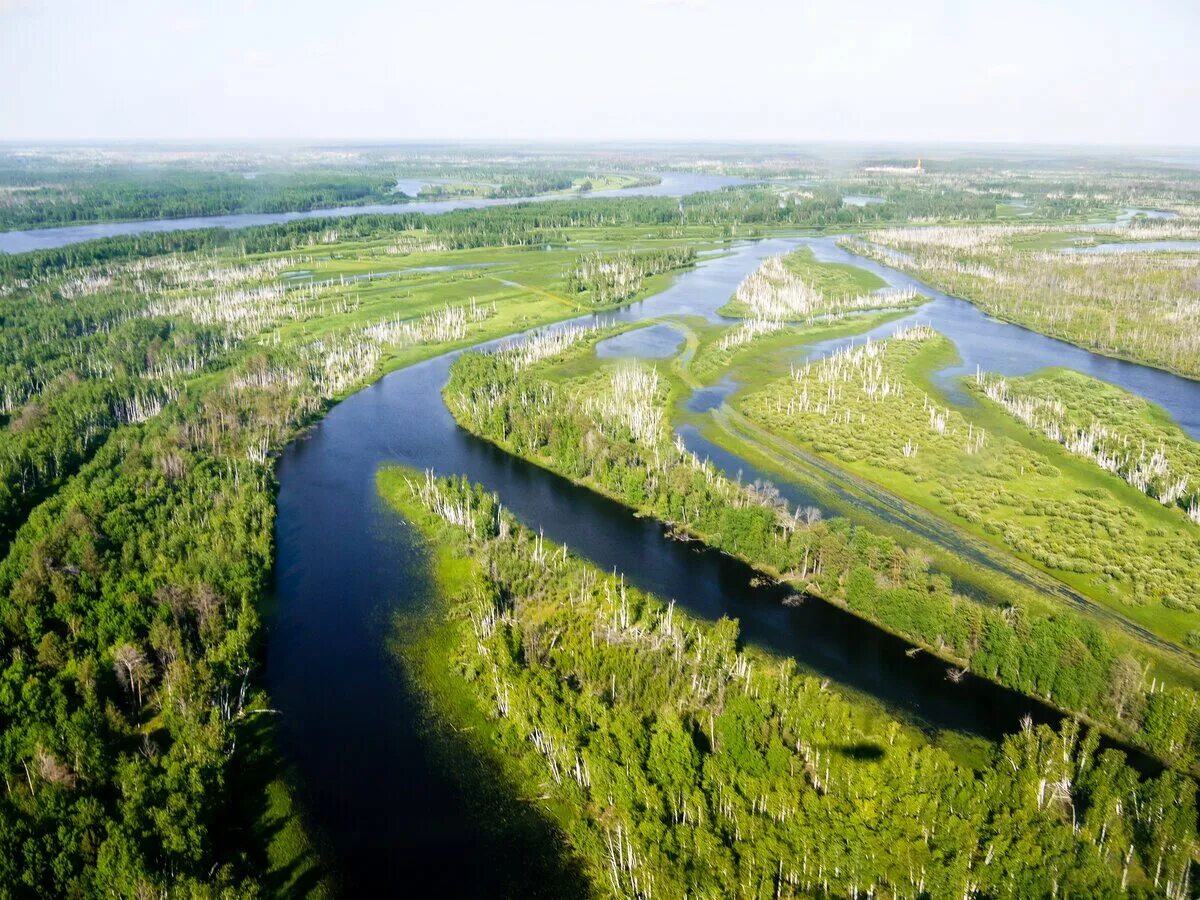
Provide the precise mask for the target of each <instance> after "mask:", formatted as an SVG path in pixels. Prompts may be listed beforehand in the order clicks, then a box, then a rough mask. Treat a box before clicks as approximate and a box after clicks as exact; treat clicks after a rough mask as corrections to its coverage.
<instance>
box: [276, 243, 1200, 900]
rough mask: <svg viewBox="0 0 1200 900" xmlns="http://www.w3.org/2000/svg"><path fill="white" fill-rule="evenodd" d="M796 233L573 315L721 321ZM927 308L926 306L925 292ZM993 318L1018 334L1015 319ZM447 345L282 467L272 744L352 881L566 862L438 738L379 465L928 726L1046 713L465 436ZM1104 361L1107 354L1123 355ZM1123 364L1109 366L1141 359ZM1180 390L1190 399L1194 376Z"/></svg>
mask: <svg viewBox="0 0 1200 900" xmlns="http://www.w3.org/2000/svg"><path fill="white" fill-rule="evenodd" d="M795 243H796V242H795V241H779V240H775V241H763V242H760V243H756V244H742V245H738V246H736V247H735V248H734V250H733V252H732V253H730V254H729V255H727V256H721V257H714V258H711V259H706V260H704V261H703V262H701V263H700V264H699V265H698V266H697V268H695V269H694V270H692V271H690V272H688V273H686V274H685V275H683V276H681V277H679V278H678V279H677V280H676V281H675V283H674V284H673V285H672V286H671V287H669V288H667V289H666V290H665V291H663V292H662V293H660V294H657V295H655V296H654V297H651V298H648V299H647V300H645V301H642V302H640V303H638V304H635V305H633V306H631V307H628V308H625V309H622V310H620V311H618V312H615V313H611V314H606V315H605V316H602V317H587V319H585V320H595V321H600V322H605V321H621V322H630V321H639V320H641V319H648V318H653V317H656V316H661V315H666V314H679V315H703V316H705V317H707V318H709V319H710V320H719V318H720V317H718V316H716V314H715V312H714V311H715V309H716V308H717V307H719V306H720V305H721V304H723V303H724V302H725V301H726V300H727V299H728V297H729V296H730V295H731V294H732V292H733V290H734V288H735V287H736V285H737V283H738V281H740V280H741V278H742V277H744V275H745V274H747V273H748V272H749V271H751V270H752V269H753V268H754V267H755V266H756V265H757V264H758V262H759V261H760V260H761V259H762V258H764V257H765V256H767V255H771V254H773V253H779V252H781V251H782V250H785V249H787V248H788V247H790V246H794V245H795ZM938 302H939V301H935V304H936V303H938ZM943 302H944V303H945V304H948V303H950V302H951V301H950V299H949V298H946V300H945V301H943ZM957 302H961V301H957ZM963 306H967V304H963ZM969 309H971V310H974V307H969ZM976 316H977V317H978V319H979V320H981V321H987V322H990V321H991V320H987V319H986V317H983V316H981V315H979V314H978V312H977V311H976ZM921 318H922V319H923V320H925V319H928V318H930V314H929V307H926V308H925V309H924V310H922V313H921ZM941 324H942V322H941V320H940V318H935V320H934V325H935V326H936V327H941ZM890 327H895V326H894V325H893V326H890ZM1003 328H1004V329H1011V328H1012V327H1011V326H1003ZM960 333H961V332H960ZM1004 333H1005V334H1006V335H1009V334H1012V335H1017V334H1019V335H1020V341H1021V343H1022V344H1024V343H1026V342H1027V341H1028V335H1029V333H1028V332H1024V331H1022V330H1020V329H1014V330H1012V331H1007V330H1006V331H1005V332H1004ZM951 337H954V338H955V340H956V341H957V340H958V339H959V338H958V337H956V336H955V335H954V334H951ZM1040 340H1048V339H1040ZM492 343H493V344H494V343H496V342H492ZM1052 343H1053V345H1054V349H1055V353H1054V354H1052V355H1049V356H1046V357H1043V359H1045V360H1047V361H1053V362H1056V363H1059V364H1061V363H1062V362H1063V359H1062V357H1061V354H1059V353H1058V349H1059V348H1061V347H1063V346H1066V345H1062V344H1060V343H1059V342H1052ZM960 349H961V348H960ZM993 349H994V348H993ZM1072 349H1073V348H1072ZM1000 352H1003V351H1002V350H1001V351H1000ZM1076 352H1077V353H1082V352H1083V351H1076ZM1014 353H1017V355H1018V356H1020V358H1021V359H1026V358H1027V357H1026V356H1023V355H1021V353H1023V351H1020V353H1018V352H1017V351H1014ZM455 356H456V354H449V355H446V356H442V357H438V358H436V359H432V360H429V361H427V362H424V363H420V364H418V365H415V366H411V367H409V368H406V369H403V370H400V371H398V372H394V373H392V374H391V375H388V376H387V377H385V378H383V379H382V380H381V381H379V382H377V383H376V384H374V385H372V386H370V387H368V388H365V389H364V390H362V391H360V392H359V393H357V394H355V395H354V396H352V397H350V398H348V399H347V400H346V401H344V402H343V403H341V404H339V405H338V406H337V407H335V408H334V409H333V410H331V411H330V413H329V415H328V416H327V417H326V418H325V420H324V421H323V422H321V423H320V424H318V425H317V426H316V427H314V428H313V429H311V430H310V431H309V432H308V433H306V434H305V435H304V436H303V437H301V438H299V439H297V440H296V441H295V442H293V443H292V444H291V445H290V446H289V447H288V448H287V450H286V451H285V452H284V454H283V456H282V458H281V459H280V463H279V467H278V475H279V485H280V487H279V498H278V518H277V524H276V593H277V596H278V603H277V613H276V615H275V616H274V618H273V620H272V621H271V623H270V625H269V653H268V659H267V684H268V688H269V690H270V692H271V696H272V698H273V701H274V703H275V704H276V706H277V707H278V708H279V709H280V710H281V711H282V713H283V715H282V716H281V717H280V720H279V734H280V743H281V748H282V750H283V752H284V754H285V756H286V758H287V760H288V761H289V762H290V763H293V764H294V765H295V766H296V768H297V770H298V771H299V772H300V774H301V784H300V789H301V794H302V797H303V799H304V802H305V806H306V808H307V810H308V811H309V813H310V816H311V818H312V820H313V821H314V823H315V824H316V826H317V828H318V830H319V831H320V832H321V833H322V834H323V835H324V836H325V839H326V840H327V842H328V845H329V848H330V849H331V851H332V856H333V858H334V860H335V861H336V863H337V865H338V868H339V869H340V871H341V873H342V875H343V879H344V882H345V885H346V889H347V892H348V893H351V894H358V893H368V892H370V893H378V892H380V891H391V890H395V889H396V886H397V885H399V884H408V885H412V884H420V885H422V886H423V887H428V888H429V889H430V890H434V891H437V892H438V893H440V894H452V895H475V896H478V895H482V894H490V895H495V894H508V893H516V892H518V891H519V892H521V893H525V894H537V893H539V892H542V893H556V891H555V890H554V888H553V886H554V885H556V884H558V883H559V879H560V878H563V877H565V878H566V879H567V880H568V881H570V877H571V874H572V873H570V872H569V871H565V870H564V869H562V868H561V865H562V864H561V863H559V862H558V861H557V855H556V853H555V848H556V846H557V843H556V839H555V838H554V835H553V832H552V831H551V830H548V826H546V825H545V824H543V823H542V822H541V820H540V818H539V817H537V816H536V815H535V813H534V809H533V807H532V806H530V805H528V804H524V803H521V802H520V801H505V800H504V799H503V797H502V793H503V792H502V791H492V792H490V793H488V792H486V791H483V790H482V786H486V785H488V784H492V783H494V778H495V773H492V772H488V771H487V770H486V768H484V769H480V768H478V767H479V765H480V764H479V763H478V762H467V760H468V757H467V756H463V755H461V754H462V753H463V750H462V748H461V747H455V745H454V743H453V741H452V739H451V740H450V742H449V743H447V742H446V740H445V739H443V738H442V737H439V736H433V735H431V734H430V733H429V732H428V729H427V728H426V727H425V726H424V724H423V721H424V720H423V718H422V715H423V713H422V704H421V701H420V698H419V697H418V696H416V695H415V694H414V692H413V691H412V689H411V686H410V685H409V684H408V682H407V681H406V680H405V678H404V677H403V675H402V673H401V672H400V671H399V670H398V667H397V664H396V662H395V659H394V657H393V656H392V655H390V654H389V652H388V644H389V638H390V637H391V636H392V634H393V629H394V628H395V623H396V621H397V619H396V613H397V611H407V612H412V611H416V612H419V611H420V610H422V609H427V608H428V604H429V603H430V601H431V598H432V597H433V585H432V584H431V581H430V576H429V572H428V560H427V556H426V554H425V552H424V551H423V549H422V547H421V545H420V541H419V539H418V537H417V536H416V535H415V534H414V533H413V531H412V529H411V528H410V527H409V526H407V525H406V524H405V523H404V521H403V520H402V519H401V518H400V517H399V516H397V515H395V514H394V513H393V512H392V511H391V510H389V509H388V508H387V507H386V506H385V504H384V503H383V501H382V500H381V499H380V498H379V497H378V495H377V493H376V489H375V473H376V471H377V470H378V468H379V467H380V466H381V465H383V464H386V463H389V462H398V463H403V464H407V465H410V466H414V467H417V468H426V467H429V468H433V469H435V470H436V471H438V472H439V473H447V474H448V473H458V474H464V475H466V476H468V477H469V478H471V479H472V480H474V481H476V482H479V483H481V484H483V485H484V486H485V487H487V488H488V489H489V490H493V491H497V492H499V494H500V496H501V499H502V500H503V501H504V503H505V504H506V505H507V506H508V507H509V508H510V509H511V510H512V511H513V512H514V513H516V514H517V516H518V517H520V518H521V520H522V521H524V522H525V523H526V524H527V525H529V526H530V527H532V528H535V529H537V528H542V529H544V531H545V533H546V536H547V537H549V538H551V539H552V540H554V541H556V542H558V543H565V544H567V545H568V546H569V547H570V548H571V549H572V550H574V551H576V552H579V553H581V554H583V555H584V556H586V557H587V558H589V559H591V560H592V561H593V562H595V563H596V564H597V565H598V566H600V567H602V568H604V569H610V570H611V569H616V570H619V571H621V572H623V573H625V575H626V578H627V579H628V580H629V581H630V582H631V583H633V584H634V585H636V586H637V587H639V588H642V589H644V590H647V591H652V592H654V593H656V594H658V595H660V596H662V597H666V598H675V599H676V600H677V601H678V602H679V603H680V604H681V605H682V606H684V607H685V608H687V609H688V610H689V611H691V612H692V613H694V614H695V615H698V616H702V617H705V618H709V619H714V618H717V617H719V616H722V615H728V616H732V617H736V618H738V619H740V620H741V624H742V634H743V636H744V638H745V639H746V640H748V641H751V642H753V643H755V644H758V645H761V646H763V647H765V648H768V649H770V650H773V651H776V652H778V653H780V654H784V655H788V656H792V657H795V658H796V660H797V661H798V663H799V664H800V666H801V667H802V668H805V669H807V670H809V671H811V672H813V673H816V674H818V675H820V676H822V677H827V678H830V679H832V680H834V681H836V682H838V683H840V684H843V685H846V686H848V687H851V688H853V689H855V690H857V691H860V692H862V693H864V694H868V695H870V696H872V697H875V698H876V699H878V700H879V701H880V702H882V703H883V704H885V705H886V706H888V707H889V708H890V709H892V710H893V711H894V712H895V713H896V714H897V715H899V716H901V717H903V718H905V719H907V720H909V721H911V722H913V723H915V724H917V725H919V726H921V727H923V728H925V729H927V730H930V731H937V730H939V729H954V730H957V731H963V732H969V733H972V734H976V735H982V736H986V737H991V738H997V737H999V736H1001V735H1002V734H1004V733H1007V732H1010V731H1012V730H1013V729H1014V728H1015V727H1016V726H1017V724H1018V722H1019V720H1020V719H1021V717H1023V716H1024V715H1027V714H1028V715H1031V716H1032V717H1033V718H1034V719H1035V720H1036V721H1042V722H1055V721H1057V720H1058V715H1057V714H1056V713H1055V712H1054V711H1053V710H1051V709H1049V708H1048V707H1045V706H1043V705H1041V704H1038V703H1037V702H1035V701H1033V700H1029V699H1027V698H1024V697H1021V696H1020V695H1017V694H1015V693H1013V692H1011V691H1007V690H1004V689H1003V688H1000V687H997V686H995V685H993V684H991V683H990V682H987V681H984V680H982V679H975V678H971V677H967V678H966V679H965V680H963V681H962V682H961V683H953V682H951V681H950V680H948V678H947V671H946V665H945V664H944V663H941V662H939V661H937V660H935V659H933V658H931V657H930V656H928V655H927V654H924V653H917V654H916V655H915V656H913V657H910V656H909V655H908V654H907V652H906V651H909V650H910V649H911V648H910V647H909V645H908V644H906V643H905V642H903V641H901V640H899V639H897V638H895V637H893V636H891V635H889V634H887V633H885V632H883V631H881V630H879V629H876V628H874V627H872V626H870V625H868V624H866V623H864V622H862V621H860V620H858V619H856V618H855V617H853V616H851V615H849V614H848V613H846V612H844V611H843V610H841V609H838V608H836V607H834V606H831V605H828V604H825V603H822V602H819V601H815V600H809V601H807V602H803V603H801V604H800V605H798V606H794V607H793V606H784V605H783V600H784V599H786V598H788V596H789V595H790V591H789V590H787V589H785V588H783V587H781V586H775V585H765V586H764V585H761V584H758V585H757V586H756V585H753V584H751V580H752V578H753V577H754V572H753V570H752V569H750V568H749V567H748V566H746V565H744V564H743V563H741V562H739V561H737V560H735V559H732V558H730V557H728V556H725V555H723V554H720V553H717V552H715V551H712V550H707V549H704V548H702V547H699V546H698V545H695V544H691V543H683V542H679V541H675V540H671V539H670V538H669V537H668V536H667V535H666V533H665V530H664V528H663V526H661V525H660V524H658V523H657V522H655V521H652V520H648V519H642V518H638V517H636V516H634V515H632V514H631V513H630V512H629V511H628V510H627V509H625V508H624V507H622V506H620V505H618V504H617V503H615V502H612V501H609V500H607V499H605V498H603V497H600V496H599V495H597V494H594V493H592V492H591V491H588V490H586V489H583V488H580V487H577V486H575V485H573V484H571V483H570V482H568V481H566V480H565V479H563V478H560V477H558V476H555V475H553V474H551V473H549V472H546V471H544V470H542V469H539V468H537V467H536V466H533V465H531V464H529V463H526V462H523V461H522V460H519V459H516V458H514V457H512V456H510V455H508V454H506V453H504V452H502V451H500V450H498V449H497V448H495V447H493V446H491V445H490V444H488V443H486V442H483V441H481V440H478V439H476V438H474V437H472V436H470V435H468V434H467V433H466V432H464V431H462V430H461V429H459V428H458V427H457V426H456V424H455V423H454V420H453V418H452V417H451V416H450V414H449V412H448V410H447V409H446V407H445V406H444V404H443V403H442V400H441V396H440V390H441V388H442V386H443V385H444V384H445V381H446V377H447V373H448V370H449V366H450V363H451V362H452V360H453V359H454V357H455ZM966 356H968V354H964V357H966ZM990 358H992V357H989V359H990ZM1096 359H1097V360H1098V361H1097V362H1096V363H1095V365H1096V366H1097V367H1104V366H1106V365H1108V364H1110V363H1114V364H1115V361H1106V360H1103V358H1096ZM1117 365H1118V369H1119V371H1120V372H1132V371H1133V370H1134V369H1135V368H1137V367H1132V366H1130V364H1127V363H1121V364H1117ZM1146 371H1147V372H1150V373H1151V374H1150V375H1149V376H1147V377H1148V378H1149V380H1150V381H1151V382H1153V383H1154V384H1153V385H1152V386H1151V387H1152V388H1153V389H1154V390H1156V391H1158V392H1159V393H1161V391H1159V388H1158V387H1155V385H1159V386H1161V385H1160V383H1161V382H1162V380H1163V379H1167V378H1171V377H1173V376H1166V375H1165V373H1155V372H1153V370H1146ZM1102 377H1103V376H1102ZM1188 384H1189V385H1190V387H1191V390H1192V392H1193V393H1191V394H1190V395H1189V396H1190V397H1191V398H1193V399H1194V398H1195V396H1196V395H1195V390H1196V385H1195V384H1193V383H1188ZM1179 402H1180V403H1181V402H1183V395H1182V394H1180V395H1179ZM1164 405H1166V404H1164ZM1178 405H1179V404H1178V403H1177V404H1176V406H1178ZM1197 407H1200V404H1197ZM1172 411H1173V412H1176V414H1177V416H1178V412H1177V410H1175V409H1173V410H1172ZM731 474H732V473H731ZM401 621H404V619H401ZM845 752H847V753H869V752H870V750H869V748H857V749H856V748H847V749H846V751H845ZM447 754H449V755H447ZM1139 761H1140V762H1141V763H1142V764H1143V765H1148V764H1149V763H1148V761H1146V760H1144V759H1143V760H1137V759H1135V763H1137V762H1139ZM473 767H474V768H473ZM481 798H482V799H481ZM497 804H500V805H499V806H497ZM526 813H528V814H529V815H530V816H533V818H532V819H531V818H528V817H525V816H526ZM514 823H517V825H518V827H511V826H513V824H514ZM531 823H533V824H531ZM514 886H515V887H514Z"/></svg>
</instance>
